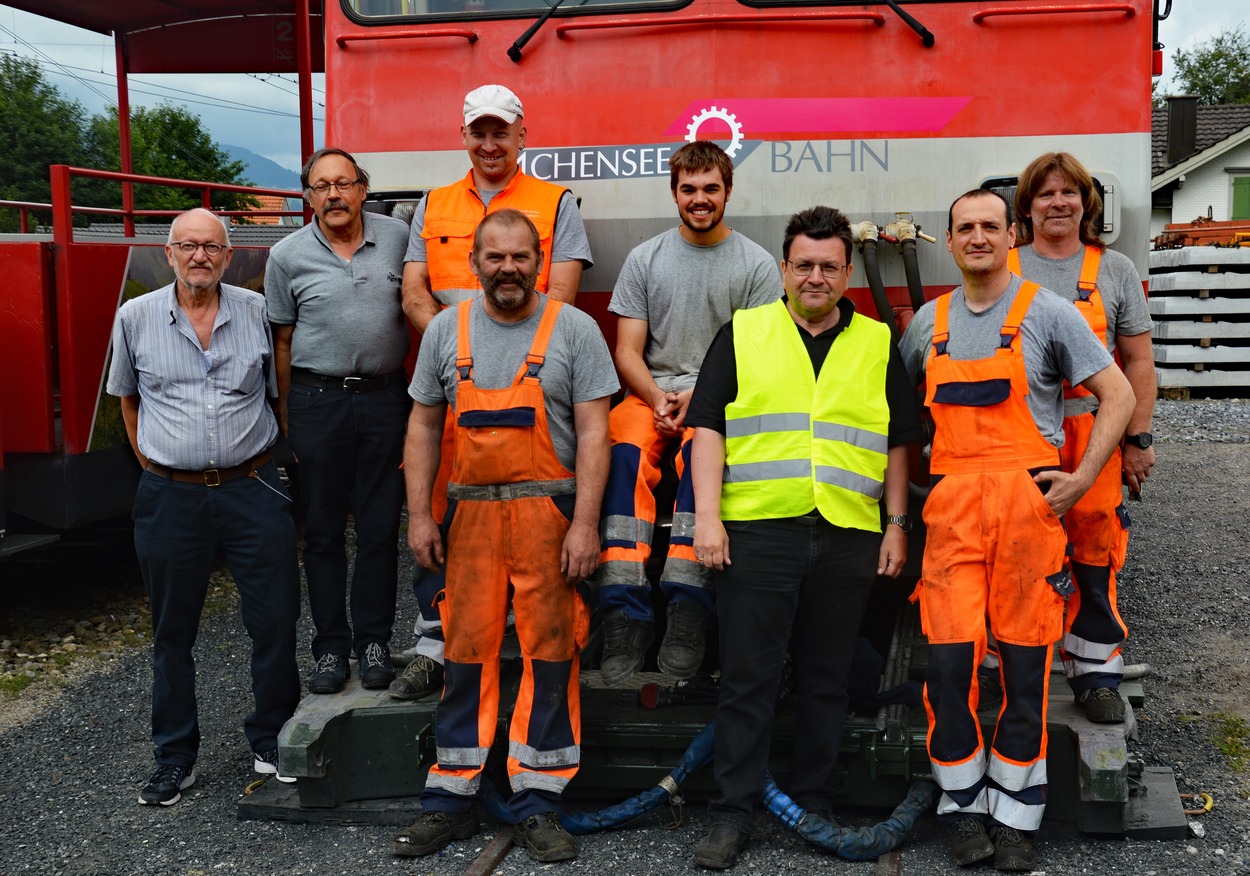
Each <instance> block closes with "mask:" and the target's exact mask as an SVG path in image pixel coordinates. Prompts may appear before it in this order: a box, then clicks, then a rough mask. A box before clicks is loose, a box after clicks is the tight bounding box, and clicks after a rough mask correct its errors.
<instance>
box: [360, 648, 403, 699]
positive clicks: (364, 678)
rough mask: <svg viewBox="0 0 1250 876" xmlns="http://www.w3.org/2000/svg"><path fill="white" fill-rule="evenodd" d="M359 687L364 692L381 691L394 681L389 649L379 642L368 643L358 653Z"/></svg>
mask: <svg viewBox="0 0 1250 876" xmlns="http://www.w3.org/2000/svg"><path fill="white" fill-rule="evenodd" d="M357 662H358V663H359V664H360V666H359V668H360V686H361V687H363V688H364V689H365V690H382V689H383V688H387V687H390V684H391V682H392V681H394V680H395V664H393V663H391V649H390V648H388V647H386V646H385V645H383V644H381V643H380V642H370V643H369V644H368V645H365V649H364V650H363V651H361V652H360V657H359V659H358V661H357Z"/></svg>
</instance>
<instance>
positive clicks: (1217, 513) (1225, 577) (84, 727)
mask: <svg viewBox="0 0 1250 876" xmlns="http://www.w3.org/2000/svg"><path fill="white" fill-rule="evenodd" d="M1155 435H1156V440H1157V442H1158V444H1157V451H1158V456H1159V465H1158V467H1157V468H1156V473H1155V475H1154V476H1153V477H1152V478H1151V479H1150V481H1149V483H1148V484H1147V488H1146V491H1145V496H1144V501H1143V502H1142V503H1141V504H1139V505H1137V504H1135V505H1133V507H1132V508H1131V512H1132V514H1133V517H1134V530H1133V532H1134V539H1133V542H1132V545H1131V546H1130V551H1129V560H1128V565H1127V566H1126V568H1125V570H1124V571H1123V573H1122V574H1121V585H1120V588H1121V589H1120V592H1121V611H1122V613H1123V614H1124V615H1125V617H1126V619H1127V620H1128V622H1129V624H1130V626H1131V628H1132V630H1131V637H1130V642H1129V648H1128V659H1129V661H1130V662H1134V663H1141V662H1144V663H1150V664H1151V665H1152V666H1153V667H1154V669H1155V676H1154V678H1153V679H1151V680H1148V682H1147V701H1146V705H1145V707H1144V708H1143V709H1142V710H1140V711H1139V712H1138V718H1139V732H1140V739H1139V741H1138V742H1137V743H1136V744H1135V746H1134V748H1135V750H1136V751H1137V752H1138V753H1139V754H1140V755H1141V757H1142V760H1144V761H1145V762H1146V763H1147V764H1162V765H1167V766H1171V767H1172V768H1173V769H1174V770H1175V772H1176V775H1177V781H1178V785H1179V786H1180V788H1181V790H1182V791H1203V792H1207V793H1209V794H1211V795H1212V796H1213V797H1214V799H1215V801H1216V806H1215V809H1214V810H1213V811H1212V812H1211V813H1209V814H1208V815H1205V816H1201V817H1199V818H1195V819H1194V824H1196V825H1197V827H1198V829H1199V830H1200V832H1201V833H1203V834H1204V836H1202V837H1198V836H1196V835H1191V837H1190V838H1189V839H1188V840H1186V841H1183V842H1152V841H1139V840H1093V839H1090V838H1084V837H1074V836H1065V835H1062V834H1061V833H1059V832H1058V831H1057V830H1055V829H1051V828H1046V829H1044V830H1043V833H1042V837H1041V841H1040V843H1039V864H1040V866H1039V870H1038V871H1037V872H1038V873H1050V874H1082V873H1098V874H1100V876H1109V874H1147V876H1149V874H1170V873H1177V872H1181V871H1182V870H1184V871H1187V872H1195V873H1204V874H1234V873H1235V874H1245V873H1250V765H1248V764H1247V759H1248V754H1247V750H1246V748H1245V746H1246V745H1248V744H1250V732H1248V731H1247V722H1250V649H1248V648H1247V647H1246V635H1247V633H1246V631H1247V630H1248V629H1250V623H1248V618H1247V614H1248V613H1250V612H1248V608H1250V606H1248V599H1250V588H1248V587H1247V584H1246V570H1247V569H1250V452H1248V450H1247V447H1246V444H1247V443H1248V442H1250V402H1246V401H1236V400H1234V401H1227V400H1225V401H1166V402H1160V404H1159V407H1158V413H1157V418H1156V426H1155ZM89 557H94V555H92V554H88V555H80V556H79V557H78V559H77V560H76V561H74V564H73V568H71V569H68V570H67V569H65V568H63V567H62V568H52V569H45V570H41V571H40V572H39V573H38V575H37V576H35V575H30V574H29V573H23V572H21V570H20V569H17V570H13V569H7V568H5V567H0V572H3V573H4V575H3V578H4V581H5V582H6V583H5V584H4V585H3V589H0V599H3V601H4V607H3V614H2V615H0V645H2V646H3V647H2V648H0V656H3V657H4V658H5V663H4V665H3V667H0V669H2V670H3V671H2V672H0V681H7V680H10V679H12V678H14V677H16V676H17V675H20V674H23V673H27V672H33V673H35V676H36V680H35V681H34V683H33V684H31V685H30V686H29V687H26V688H25V689H23V690H21V691H20V692H19V693H17V694H16V695H12V694H0V764H3V765H4V769H3V770H0V806H3V809H4V811H5V812H7V813H8V815H7V817H6V818H5V819H4V820H3V823H0V873H4V874H8V873H49V874H53V873H57V874H75V876H89V874H91V876H104V874H108V876H114V874H117V876H121V874H149V873H150V874H157V873H159V874H197V876H199V874H216V873H249V874H251V873H257V874H270V873H274V874H277V873H283V874H285V873H291V874H297V873H309V874H312V873H316V874H332V873H345V874H358V873H374V872H383V873H395V874H452V873H461V872H464V871H465V869H466V868H467V867H468V866H469V865H470V864H471V863H472V861H473V859H474V858H475V857H476V855H477V854H478V853H479V851H480V850H481V849H483V848H484V847H485V845H486V844H487V842H488V841H489V840H490V837H491V836H492V834H493V832H494V831H495V830H496V829H497V828H496V827H495V826H494V825H491V824H489V823H487V826H486V828H485V832H484V833H483V834H481V835H479V836H478V837H476V838H474V839H473V840H470V841H468V842H464V843H457V844H454V845H453V846H452V847H450V848H449V849H448V850H447V851H446V853H444V854H443V855H440V856H435V857H430V858H425V859H397V858H393V857H391V855H390V838H391V835H392V833H393V830H392V829H391V828H386V827H324V826H310V825H298V824H283V823H276V822H241V821H239V820H237V817H236V801H237V800H238V798H239V795H240V794H241V791H242V788H243V787H244V786H245V785H246V784H247V782H248V781H250V780H251V778H252V773H251V759H250V756H249V752H248V750H247V744H246V741H245V740H244V738H243V735H242V732H241V726H240V719H241V716H242V715H243V713H244V712H245V711H246V710H247V708H248V706H249V701H250V696H249V689H248V679H247V673H246V662H247V653H248V646H247V640H246V636H245V635H244V634H243V632H242V629H241V626H240V624H239V622H238V619H237V611H235V610H234V608H233V606H232V605H231V602H230V600H229V599H228V598H224V599H223V604H222V606H221V609H220V610H218V611H217V612H216V613H215V614H213V615H211V616H209V617H207V618H206V619H205V620H204V622H203V624H202V627H201V634H200V641H199V644H198V646H197V648H198V650H197V657H198V660H199V673H200V687H199V692H200V716H201V722H202V725H203V732H204V742H203V745H202V751H201V755H200V763H199V766H198V768H197V771H198V774H199V781H198V782H197V784H196V786H195V787H194V788H193V789H191V790H190V791H188V792H187V793H186V794H185V795H184V799H183V801H182V802H180V803H179V804H177V805H176V806H173V807H170V808H168V809H164V808H161V809H156V810H154V809H153V808H150V807H140V806H138V805H136V795H137V793H138V789H139V787H140V786H141V785H142V783H143V781H144V780H145V779H146V777H147V774H148V773H149V772H150V770H151V744H150V741H149V739H148V723H147V715H148V710H149V685H150V682H151V673H150V669H149V667H148V655H147V653H146V650H145V646H144V645H143V642H144V641H145V640H144V639H143V619H142V618H141V617H136V611H135V610H134V605H135V602H136V600H137V598H138V597H139V595H141V594H140V592H139V591H138V590H137V588H136V586H135V584H134V582H133V577H130V576H132V574H133V573H130V576H128V574H127V573H126V571H125V570H124V569H123V570H121V571H118V570H117V569H116V568H113V567H114V566H117V567H120V566H124V564H120V563H114V564H111V565H110V568H109V569H106V568H104V564H102V563H101V562H100V561H99V560H98V559H95V558H89ZM110 569H111V571H110ZM67 572H68V573H69V574H68V577H67V576H66V573H67ZM87 578H90V583H89V584H88V583H87V582H86V581H85V579H87ZM15 579H16V580H15ZM226 592H227V593H228V592H229V591H226ZM401 602H402V603H403V609H404V610H405V611H407V612H410V611H411V606H410V605H408V604H407V603H408V602H409V600H406V599H405V600H401ZM83 622H85V623H86V624H87V627H83V626H79V624H80V623H83ZM302 622H303V623H304V624H305V626H306V625H307V618H306V617H305V618H304V619H303V621H302ZM88 627H89V629H88ZM114 627H116V629H113V628H114ZM400 628H401V629H402V626H401V627H400ZM75 630H77V633H75V632H74V631H75ZM126 630H129V631H130V632H129V633H126V632H125V631H126ZM66 635H75V637H76V640H77V641H71V642H68V643H67V642H64V637H65V636H66ZM126 636H129V637H130V641H125V640H124V639H125V637H126ZM96 639H100V641H96ZM397 641H399V637H398V636H397ZM6 643H7V644H6ZM40 643H43V644H44V647H42V648H36V649H35V650H33V651H32V650H31V648H30V647H28V645H31V644H34V645H36V646H38V645H39V644H40ZM65 644H83V645H84V647H83V648H82V649H78V650H80V651H86V652H88V653H89V655H94V656H83V655H82V654H81V653H74V650H71V651H70V652H69V653H71V654H73V655H74V656H73V659H72V660H67V659H66V658H63V657H62V658H61V659H60V660H59V661H58V660H57V659H56V658H55V657H54V656H47V655H52V654H53V653H54V650H53V649H55V648H58V647H59V648H61V650H60V651H56V652H55V653H62V654H63V653H66V652H65V651H64V649H63V647H62V646H63V645H65ZM101 652H103V653H101ZM19 653H20V654H22V655H25V656H23V657H21V658H19V657H17V654H19ZM39 654H44V655H45V658H39V657H38V655H39ZM26 664H32V665H30V666H28V665H26ZM305 668H306V669H307V667H305ZM54 670H55V671H56V672H59V673H61V677H60V678H59V679H58V678H57V677H56V676H54V675H53V674H52V673H53V671H54ZM1239 722H1240V723H1239ZM1221 743H1222V746H1223V748H1224V751H1223V752H1222V751H1221ZM1239 745H1240V746H1241V747H1240V749H1239V748H1238V746H1239ZM1239 758H1240V759H1239ZM850 815H851V817H853V818H854V817H856V816H858V815H859V814H858V813H850ZM863 819H864V820H865V821H866V820H867V816H866V815H865V816H863ZM666 820H667V819H666V817H665V816H661V815H658V814H652V815H649V816H646V817H644V818H643V819H641V820H640V822H639V823H638V824H637V825H636V826H634V827H632V828H630V829H628V830H625V831H621V832H616V833H612V834H604V835H598V836H594V837H585V838H582V839H581V848H582V854H581V856H580V857H579V859H578V860H577V861H576V862H573V863H570V864H557V865H539V864H535V863H534V862H532V861H531V860H530V858H529V857H528V856H527V855H526V854H525V853H524V852H521V851H518V850H513V851H511V852H510V853H509V854H508V856H507V857H506V858H505V859H504V860H503V862H502V864H501V865H500V866H499V867H498V868H497V869H496V870H495V871H494V872H495V873H498V874H508V876H512V874H523V873H537V872H540V871H543V872H546V871H548V870H551V871H552V872H562V873H568V874H577V873H594V874H598V876H603V874H621V876H633V874H639V876H644V874H645V876H652V874H667V873H695V872H702V871H699V870H698V869H697V868H695V867H694V866H693V865H692V864H691V863H690V852H691V850H692V849H693V847H694V845H695V844H696V843H697V842H698V841H699V839H700V838H701V837H702V836H703V834H704V832H705V831H706V829H707V819H706V813H705V811H704V809H703V807H702V806H691V807H688V808H687V812H686V819H685V823H684V824H682V825H681V826H679V827H676V828H671V829H670V828H668V827H666V825H665V823H664V822H665V821H666ZM890 863H891V862H886V861H883V862H881V863H880V864H873V863H859V864H851V863H847V862H843V861H839V860H837V859H835V858H832V857H831V856H830V855H828V854H827V853H824V852H821V851H817V850H814V849H812V848H810V847H808V846H806V845H805V844H804V843H803V842H802V840H800V839H798V838H797V837H795V836H793V835H791V834H788V833H786V832H784V831H783V830H782V829H780V828H779V827H778V826H777V825H776V824H775V823H767V824H762V827H761V830H760V831H759V832H758V834H757V838H756V842H755V845H754V846H753V847H752V848H751V849H750V850H748V852H747V853H745V854H744V855H743V857H742V859H741V861H740V863H739V864H738V866H737V867H736V868H735V870H736V872H739V873H741V872H756V873H766V872H777V873H824V872H830V873H832V872H840V873H863V874H869V873H885V872H893V873H901V874H946V873H959V872H963V871H960V870H958V869H957V868H955V867H953V866H952V865H951V864H950V863H949V861H948V856H947V850H946V840H945V837H944V835H943V834H942V833H941V831H939V829H938V828H937V826H936V824H935V823H934V821H933V820H932V819H931V818H926V819H923V820H922V821H921V822H920V824H919V825H918V827H917V830H916V834H915V836H914V837H913V838H912V840H911V841H910V842H909V843H908V844H907V845H906V846H905V847H904V848H903V850H902V853H901V855H900V856H899V858H898V859H897V860H895V861H894V862H892V864H893V866H888V865H889V864H890Z"/></svg>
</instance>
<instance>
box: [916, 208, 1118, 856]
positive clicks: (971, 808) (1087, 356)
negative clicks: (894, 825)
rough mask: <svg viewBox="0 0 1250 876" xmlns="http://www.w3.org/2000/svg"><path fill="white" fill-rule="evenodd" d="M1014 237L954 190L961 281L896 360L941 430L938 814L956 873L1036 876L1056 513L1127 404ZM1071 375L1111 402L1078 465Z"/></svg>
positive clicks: (935, 581)
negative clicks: (978, 867) (994, 654)
mask: <svg viewBox="0 0 1250 876" xmlns="http://www.w3.org/2000/svg"><path fill="white" fill-rule="evenodd" d="M1014 242H1015V231H1014V228H1013V227H1012V224H1011V208H1010V206H1009V205H1008V204H1007V202H1006V201H1005V200H1004V199H1003V198H1002V196H1001V195H999V194H998V193H997V192H993V191H990V190H987V189H974V190H973V191H971V192H968V193H966V194H964V195H961V196H960V197H959V198H957V199H956V200H955V201H954V202H953V203H952V204H951V208H950V210H949V212H948V222H947V232H946V246H947V249H949V250H950V252H951V255H952V256H954V259H955V264H956V265H957V266H958V267H959V270H960V273H961V274H962V275H963V285H961V286H959V287H956V289H955V290H954V291H953V292H950V293H948V294H946V295H943V296H941V297H939V298H938V299H937V300H935V301H931V302H929V303H928V304H926V305H925V306H924V307H922V308H921V309H920V310H919V311H917V312H916V316H915V318H914V319H913V320H912V321H911V324H910V325H909V326H908V327H907V331H906V333H905V334H904V335H903V339H902V342H901V344H900V350H901V353H902V356H903V361H904V363H905V364H906V366H907V370H908V373H909V374H910V375H911V377H912V380H913V381H914V382H915V383H916V384H918V385H923V386H924V388H925V404H926V405H927V406H928V408H929V411H930V413H931V414H932V415H933V421H934V427H935V431H934V436H933V450H932V454H931V457H930V463H929V468H930V472H931V473H932V475H933V478H934V483H933V486H932V490H931V491H930V493H929V497H928V499H927V501H926V502H925V509H924V522H925V528H926V534H925V549H924V560H923V565H922V569H921V584H920V585H919V586H918V588H917V593H918V596H919V602H920V619H921V627H922V629H923V631H924V633H925V635H926V636H927V637H928V641H929V651H928V666H927V675H926V678H925V687H924V699H925V711H926V713H927V714H928V716H929V743H928V747H929V760H930V762H931V764H932V766H933V776H934V779H935V780H936V781H937V783H938V785H939V786H940V787H941V789H942V796H941V798H940V800H939V801H938V816H939V818H940V819H942V820H943V821H946V822H949V823H951V825H952V828H953V831H952V839H951V852H952V855H953V856H954V858H955V862H956V863H957V864H959V865H960V866H966V865H970V864H975V863H977V862H979V861H983V860H985V859H987V858H993V859H994V866H995V868H996V869H999V870H1008V871H1028V870H1031V869H1033V865H1034V860H1035V857H1036V854H1035V850H1034V845H1033V838H1032V835H1033V833H1034V832H1035V831H1036V830H1037V829H1038V827H1039V826H1040V825H1041V821H1042V814H1043V811H1044V810H1045V806H1046V802H1045V801H1046V712H1047V690H1048V684H1047V679H1048V676H1049V673H1050V662H1051V647H1052V646H1053V644H1054V643H1055V642H1056V641H1057V640H1058V639H1059V637H1060V634H1061V632H1062V628H1063V601H1064V597H1065V596H1067V595H1068V594H1069V593H1070V592H1071V589H1072V583H1071V577H1070V575H1069V574H1068V571H1067V556H1066V548H1067V536H1066V535H1065V533H1064V531H1063V524H1062V522H1061V520H1060V518H1061V517H1062V516H1063V515H1064V514H1065V513H1066V512H1067V511H1068V510H1069V509H1070V508H1071V507H1072V506H1073V504H1075V503H1076V502H1077V500H1079V499H1080V497H1081V495H1082V494H1083V493H1084V492H1085V491H1086V490H1088V489H1089V486H1090V484H1091V483H1093V481H1094V479H1095V477H1096V476H1097V473H1098V472H1099V471H1100V470H1101V469H1102V467H1103V465H1104V464H1105V463H1106V461H1107V459H1108V457H1109V456H1110V455H1111V450H1112V448H1113V447H1114V446H1115V444H1116V443H1117V442H1118V441H1119V439H1120V436H1121V435H1123V433H1124V426H1125V424H1127V423H1128V420H1129V416H1130V414H1131V413H1132V407H1133V400H1132V388H1131V387H1130V386H1129V383H1128V381H1127V380H1125V379H1124V375H1123V374H1121V373H1120V370H1119V369H1118V368H1116V367H1115V364H1114V363H1113V362H1112V361H1111V356H1110V355H1109V354H1108V353H1107V350H1106V347H1104V346H1103V344H1102V343H1101V342H1100V341H1099V340H1098V339H1097V338H1095V337H1094V336H1093V334H1092V333H1091V332H1090V330H1089V326H1088V325H1086V324H1085V322H1084V320H1082V319H1081V316H1080V314H1078V313H1077V312H1076V309H1075V308H1074V307H1073V306H1072V305H1071V304H1070V303H1069V302H1067V301H1064V300H1063V299H1061V298H1060V297H1059V296H1057V295H1055V294H1054V293H1053V292H1050V291H1048V290H1046V289H1042V288H1039V287H1038V286H1037V284H1036V283H1025V282H1023V281H1021V280H1020V278H1019V277H1016V276H1013V275H1012V274H1011V272H1010V271H1009V270H1008V269H1007V253H1008V251H1009V250H1010V249H1011V247H1012V245H1013V244H1014ZM1065 380H1066V381H1067V382H1068V384H1069V385H1071V386H1076V385H1078V384H1079V385H1081V386H1084V387H1085V388H1086V389H1088V390H1089V391H1090V392H1091V393H1093V395H1094V396H1095V397H1097V399H1098V402H1099V408H1098V413H1097V415H1096V416H1095V418H1094V423H1093V428H1092V429H1091V431H1090V436H1089V442H1088V445H1087V446H1086V448H1085V453H1084V456H1083V457H1082V459H1081V463H1080V465H1079V466H1078V467H1077V468H1076V470H1075V471H1074V472H1072V473H1067V472H1064V471H1061V470H1060V468H1059V448H1060V447H1061V446H1062V444H1063V383H1064V381H1065ZM987 623H988V626H989V634H990V635H992V636H993V637H994V640H995V641H996V642H997V644H998V651H999V657H1000V661H1001V666H1000V677H1001V681H1002V687H1003V705H1002V707H1001V709H1000V711H999V718H998V725H997V727H996V729H995V731H994V737H993V739H992V740H991V742H990V745H989V747H988V752H987V750H986V745H985V742H984V740H983V739H982V738H981V726H980V723H979V721H978V719H977V714H976V707H977V702H978V698H979V687H978V683H977V667H978V666H980V665H981V661H982V659H983V658H984V657H985V653H986V643H987V637H986V626H987ZM987 828H988V830H987Z"/></svg>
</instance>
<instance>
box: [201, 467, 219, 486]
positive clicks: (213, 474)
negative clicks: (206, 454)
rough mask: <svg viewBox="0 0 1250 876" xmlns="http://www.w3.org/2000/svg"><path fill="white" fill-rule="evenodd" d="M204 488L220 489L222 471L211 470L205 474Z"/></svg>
mask: <svg viewBox="0 0 1250 876" xmlns="http://www.w3.org/2000/svg"><path fill="white" fill-rule="evenodd" d="M204 486H206V487H220V486H221V469H217V468H210V469H208V471H206V472H204Z"/></svg>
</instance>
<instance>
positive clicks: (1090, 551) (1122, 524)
mask: <svg viewBox="0 0 1250 876" xmlns="http://www.w3.org/2000/svg"><path fill="white" fill-rule="evenodd" d="M1101 262H1102V251H1101V250H1099V249H1098V247H1096V246H1086V247H1085V256H1084V258H1083V259H1082V260H1081V276H1080V280H1079V281H1078V283H1077V289H1076V300H1075V301H1073V304H1074V305H1076V309H1077V310H1078V311H1080V313H1081V316H1083V317H1085V321H1086V322H1087V323H1089V327H1090V330H1091V331H1093V333H1094V335H1095V336H1096V337H1097V338H1098V340H1099V342H1100V343H1104V344H1105V343H1106V342H1107V312H1106V308H1105V307H1104V306H1103V303H1102V296H1101V295H1100V294H1099V293H1098V282H1097V281H1098V266H1099V265H1100V264H1101ZM1007 266H1008V267H1009V268H1010V269H1011V272H1012V273H1014V274H1017V275H1019V274H1020V256H1019V254H1018V253H1017V252H1016V250H1012V251H1011V253H1010V255H1009V256H1008V263H1007ZM1061 291H1062V292H1066V291H1067V290H1061ZM1063 395H1064V398H1065V399H1077V398H1084V397H1088V396H1089V395H1090V392H1089V390H1088V389H1086V388H1085V387H1083V386H1067V385H1065V386H1064V391H1063ZM1093 428H1094V414H1093V413H1092V412H1082V413H1076V414H1072V415H1070V416H1066V417H1064V419H1063V435H1064V442H1063V448H1062V449H1061V450H1060V452H1059V465H1060V467H1061V468H1062V469H1063V470H1064V471H1066V472H1074V471H1076V467H1077V466H1078V465H1080V463H1081V458H1082V457H1083V456H1084V455H1085V448H1086V447H1087V446H1088V445H1089V436H1090V433H1091V432H1092V431H1093ZM1122 469H1123V464H1122V461H1121V456H1120V449H1119V448H1118V447H1117V448H1116V449H1115V450H1113V451H1112V452H1111V457H1110V458H1109V459H1108V460H1107V464H1106V465H1104V466H1103V468H1102V471H1100V472H1099V473H1098V477H1097V478H1096V479H1095V480H1094V483H1093V486H1091V487H1090V488H1089V491H1088V492H1087V493H1085V495H1084V496H1082V497H1081V498H1080V500H1078V501H1077V503H1076V504H1075V505H1073V506H1072V508H1071V509H1070V510H1069V511H1068V513H1067V514H1065V515H1064V516H1063V525H1064V529H1066V530H1067V532H1068V540H1069V541H1070V542H1071V543H1072V550H1073V553H1072V560H1073V566H1072V577H1073V578H1074V580H1075V581H1076V592H1075V593H1073V594H1072V596H1071V597H1070V598H1069V600H1068V610H1067V614H1066V616H1065V618H1064V628H1063V640H1062V642H1061V643H1060V649H1059V653H1060V656H1061V657H1062V658H1063V668H1064V672H1065V674H1066V675H1067V677H1068V683H1069V685H1070V686H1071V687H1072V690H1073V692H1074V693H1077V694H1080V693H1082V692H1084V691H1086V690H1089V689H1090V688H1095V687H1110V688H1118V687H1119V686H1120V680H1121V679H1122V678H1123V677H1124V658H1123V656H1122V655H1121V651H1120V649H1121V647H1122V646H1123V644H1124V640H1125V638H1126V637H1127V636H1128V627H1127V626H1126V625H1125V623H1124V620H1123V618H1121V617H1120V612H1119V609H1118V608H1117V607H1116V573H1117V572H1118V571H1119V570H1120V568H1121V567H1122V566H1123V565H1124V557H1125V555H1126V554H1127V553H1128V527H1129V517H1128V509H1127V508H1126V507H1125V505H1124V488H1123V486H1122V481H1121V471H1122Z"/></svg>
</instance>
